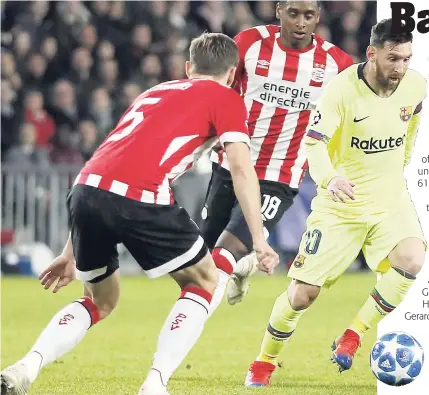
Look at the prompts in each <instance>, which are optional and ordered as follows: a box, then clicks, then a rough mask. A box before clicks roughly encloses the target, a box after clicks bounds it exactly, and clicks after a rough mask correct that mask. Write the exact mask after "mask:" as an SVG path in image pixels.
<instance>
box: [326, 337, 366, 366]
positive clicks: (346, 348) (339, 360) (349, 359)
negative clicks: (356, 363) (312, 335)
mask: <svg viewBox="0 0 429 395" xmlns="http://www.w3.org/2000/svg"><path fill="white" fill-rule="evenodd" d="M359 346H360V336H359V335H358V334H357V333H356V332H355V331H352V330H351V329H347V330H346V331H345V332H344V333H343V335H342V336H341V337H340V338H339V339H338V340H336V341H334V343H333V344H332V350H333V351H334V353H333V354H332V357H331V361H332V362H334V363H336V364H337V365H338V366H339V367H340V373H341V372H343V371H344V370H349V369H350V368H351V367H352V363H353V357H354V356H355V354H356V351H357V349H358V348H359Z"/></svg>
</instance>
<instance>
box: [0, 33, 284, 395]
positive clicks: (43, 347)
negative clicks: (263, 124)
mask: <svg viewBox="0 0 429 395" xmlns="http://www.w3.org/2000/svg"><path fill="white" fill-rule="evenodd" d="M237 63H238V48H237V46H236V44H235V43H234V41H233V40H232V39H230V38H229V37H227V36H225V35H223V34H203V35H202V36H200V37H199V38H196V39H195V40H193V41H192V43H191V47H190V63H189V62H187V64H186V70H187V74H188V76H189V78H190V79H189V80H182V81H171V82H166V83H163V84H161V85H158V86H155V87H154V88H152V89H150V90H148V91H146V92H144V93H143V94H142V95H140V96H139V97H138V98H137V99H136V100H135V102H134V103H133V104H132V106H131V107H130V108H129V109H128V110H127V112H126V113H125V114H124V116H123V117H122V118H121V120H120V121H119V123H118V125H117V126H116V128H115V129H114V130H113V131H112V132H111V133H110V134H109V135H108V136H107V138H106V140H105V141H104V142H103V143H102V144H101V146H100V147H99V148H98V149H97V151H96V152H95V153H94V156H93V157H92V159H91V160H90V161H89V162H88V163H87V164H86V165H85V167H84V168H83V169H82V171H81V172H80V174H79V176H78V177H77V179H76V182H75V185H74V187H73V188H72V190H71V191H70V193H69V196H68V199H67V207H68V211H69V214H70V223H71V238H70V239H69V240H68V242H67V244H66V246H65V248H64V251H63V253H62V254H61V255H60V256H59V257H58V258H56V259H55V261H54V262H53V264H52V265H51V266H49V267H48V268H47V269H46V270H45V271H44V272H43V273H42V274H41V276H40V278H41V280H42V284H43V285H44V287H45V289H49V288H50V287H51V286H54V288H53V291H54V292H57V291H58V290H59V289H61V287H63V286H66V285H67V284H68V283H69V282H70V281H72V280H73V279H74V276H75V272H76V273H77V277H78V278H80V279H81V280H82V281H83V282H84V294H83V296H82V297H81V298H80V299H77V300H76V301H74V302H72V303H71V304H69V305H68V306H66V307H64V308H63V309H62V310H61V311H59V312H58V313H57V314H56V315H55V316H54V318H53V319H52V320H51V322H50V323H49V324H48V326H47V327H46V328H45V329H44V330H43V332H42V334H41V335H40V337H39V338H38V339H37V341H36V343H35V344H34V345H33V347H32V348H31V350H30V352H29V353H28V354H27V355H26V356H25V357H24V358H23V359H21V360H20V361H18V362H17V363H15V364H14V365H12V366H10V367H8V368H6V369H5V370H4V371H3V372H2V373H1V381H2V394H13V395H23V394H27V391H28V389H29V387H30V384H31V383H32V382H33V381H34V380H35V379H36V378H37V376H38V374H39V372H40V370H41V368H43V367H45V366H46V365H48V364H49V363H51V362H53V361H55V360H56V359H58V358H59V357H61V356H62V355H64V354H65V353H67V352H69V351H70V350H72V349H73V348H74V347H75V346H76V345H77V344H78V343H79V342H80V341H81V340H82V339H83V337H84V336H85V334H86V332H87V331H88V329H89V328H91V327H92V326H94V325H95V324H97V322H99V321H100V320H103V319H105V318H106V317H108V316H109V315H110V314H111V313H112V311H113V309H114V308H115V306H116V304H117V302H118V299H119V270H118V268H119V262H118V253H117V250H116V245H117V244H118V243H123V244H124V245H125V246H126V247H127V249H128V250H129V251H130V253H131V254H132V255H133V256H134V258H135V259H136V261H137V262H138V263H139V264H140V266H141V267H142V268H143V270H145V272H146V274H147V275H148V276H149V277H151V278H154V277H159V276H161V275H164V274H167V273H169V274H170V276H171V277H173V278H174V279H175V280H176V282H177V283H178V284H179V286H180V288H181V294H180V297H179V299H178V301H177V302H176V304H175V305H174V306H173V309H172V310H171V312H170V314H169V315H168V317H167V320H166V322H165V324H164V326H163V328H162V330H161V333H160V335H159V340H158V347H157V351H156V354H155V357H154V359H153V365H152V369H151V370H150V371H149V373H148V375H147V378H146V380H145V382H144V383H143V385H142V387H141V388H140V391H139V395H167V394H168V392H167V389H166V386H167V383H168V381H169V379H170V377H171V375H172V374H173V372H174V371H175V370H176V369H177V367H178V366H179V365H180V363H181V362H182V361H183V359H184V358H185V356H186V355H187V354H188V352H189V350H190V349H191V348H192V347H193V346H194V344H195V343H196V341H197V340H198V338H199V337H200V335H201V333H202V331H203V328H204V324H205V322H206V320H207V317H208V312H209V310H210V309H211V305H210V302H211V298H212V294H213V292H214V289H215V287H216V285H217V279H218V276H217V271H216V266H215V264H214V262H213V259H212V257H211V255H210V254H209V252H208V248H207V247H206V245H205V243H204V240H203V239H202V238H201V236H200V231H199V229H198V228H197V226H196V225H195V223H194V222H193V221H192V220H191V219H190V218H189V216H188V214H187V213H186V211H185V210H184V209H183V208H181V207H179V206H178V205H177V204H176V203H175V202H174V199H173V196H172V192H171V189H170V186H169V184H170V182H171V181H172V180H174V179H175V178H177V177H178V176H179V175H181V174H183V172H184V171H186V170H187V169H189V168H190V167H191V165H192V164H193V163H195V161H196V160H197V159H198V158H199V157H200V156H201V155H202V153H203V152H205V151H207V150H208V149H210V148H211V147H212V146H213V145H214V144H216V143H217V142H218V141H220V143H221V144H222V146H223V147H224V149H225V152H226V155H227V156H228V159H229V162H230V164H231V174H232V178H233V182H234V188H235V194H236V196H237V198H238V200H239V202H240V205H241V207H242V209H243V213H244V216H245V218H246V221H247V223H248V226H249V229H250V231H251V233H252V238H253V247H254V249H255V251H256V254H257V257H258V260H259V263H260V268H261V269H262V270H264V271H266V272H268V273H272V271H273V270H274V267H275V266H276V265H277V264H278V256H277V254H276V253H275V252H274V251H273V250H272V249H271V248H270V247H269V245H268V244H267V242H266V241H265V237H264V233H263V227H262V220H261V214H260V210H261V201H260V190H259V184H258V179H257V177H256V173H255V170H254V168H253V164H252V162H251V159H250V153H249V146H248V145H249V132H248V130H247V126H246V119H247V112H246V108H245V106H244V103H243V100H242V99H241V98H240V96H239V95H238V94H237V92H235V91H234V90H233V89H230V88H229V85H230V84H231V83H232V81H233V79H234V74H235V69H236V66H237ZM55 282H57V283H56V284H55V285H54V283H55ZM142 352H143V350H142Z"/></svg>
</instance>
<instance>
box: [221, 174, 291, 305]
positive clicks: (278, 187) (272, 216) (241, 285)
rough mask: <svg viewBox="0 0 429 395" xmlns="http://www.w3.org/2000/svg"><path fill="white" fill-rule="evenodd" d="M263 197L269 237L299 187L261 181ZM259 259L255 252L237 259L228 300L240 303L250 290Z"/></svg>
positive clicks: (263, 211)
mask: <svg viewBox="0 0 429 395" xmlns="http://www.w3.org/2000/svg"><path fill="white" fill-rule="evenodd" d="M260 186H261V195H262V196H261V198H262V208H261V212H262V216H263V218H264V225H265V230H266V232H267V237H268V236H269V234H270V233H271V232H272V231H273V230H274V229H275V227H276V225H277V223H278V222H279V221H280V219H281V218H282V217H283V214H284V213H285V212H286V211H287V210H288V209H289V207H290V206H292V204H293V199H294V197H295V196H296V195H297V193H298V189H293V188H290V187H289V186H288V185H285V184H281V183H277V182H272V181H264V180H262V181H260ZM257 263H258V261H257V259H256V254H255V253H254V252H252V253H250V254H247V255H245V256H244V257H243V258H241V259H239V260H238V261H237V264H236V266H235V268H234V272H233V274H232V275H231V278H230V280H229V281H228V284H227V290H226V295H227V301H228V303H229V304H231V305H234V304H237V303H240V302H241V301H242V300H243V298H244V297H245V296H246V295H247V293H248V290H249V280H250V276H252V275H253V274H254V273H256V272H257V267H256V265H257Z"/></svg>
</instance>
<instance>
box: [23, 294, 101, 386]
mask: <svg viewBox="0 0 429 395" xmlns="http://www.w3.org/2000/svg"><path fill="white" fill-rule="evenodd" d="M99 320H100V312H99V310H98V308H97V306H96V305H95V304H94V302H93V301H92V300H91V299H89V298H87V297H83V298H81V299H78V300H76V301H74V302H72V303H70V304H69V305H67V306H66V307H64V308H63V309H62V310H61V311H59V312H58V313H57V314H56V315H55V316H54V317H53V318H52V320H51V321H50V322H49V324H48V326H47V327H46V328H45V329H44V330H43V332H42V333H41V334H40V336H39V338H38V339H37V340H36V343H35V344H34V345H33V347H32V348H31V350H30V352H29V353H28V354H27V355H26V356H25V357H24V358H23V359H21V361H20V363H22V364H24V365H25V366H26V368H27V372H28V374H29V378H30V381H31V382H33V381H34V380H35V379H36V378H37V375H38V373H39V371H40V369H41V368H43V367H44V366H46V365H48V364H49V363H51V362H53V361H55V360H56V359H58V358H60V357H61V356H63V355H64V354H66V353H67V352H69V351H71V350H72V349H73V348H74V347H75V346H76V345H77V344H78V343H79V342H80V341H81V340H82V339H83V337H84V336H85V334H86V332H87V330H88V329H89V328H90V327H91V326H92V325H95V324H96V323H97V322H98V321H99Z"/></svg>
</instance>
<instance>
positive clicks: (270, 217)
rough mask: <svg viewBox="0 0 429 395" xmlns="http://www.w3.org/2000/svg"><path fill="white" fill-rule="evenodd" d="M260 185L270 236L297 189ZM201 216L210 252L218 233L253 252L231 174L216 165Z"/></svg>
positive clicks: (266, 184) (272, 184) (268, 184)
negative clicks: (231, 236) (226, 234)
mask: <svg viewBox="0 0 429 395" xmlns="http://www.w3.org/2000/svg"><path fill="white" fill-rule="evenodd" d="M259 184H260V188H261V195H262V196H261V199H262V201H261V204H262V210H261V212H262V218H263V221H264V227H265V229H266V232H267V233H268V234H269V233H271V232H272V231H273V230H274V228H275V226H276V225H277V223H278V222H279V221H280V219H281V217H282V216H283V214H284V213H285V212H286V210H287V209H288V208H289V207H290V206H292V203H293V199H294V197H295V196H296V195H297V193H298V189H294V188H291V187H290V186H289V185H286V184H282V183H280V182H275V181H265V180H260V181H259ZM201 216H202V219H203V222H202V225H201V228H202V233H203V237H204V240H205V242H206V243H207V245H208V247H209V248H210V249H213V248H214V246H215V245H216V242H217V240H218V238H219V236H220V235H221V233H222V232H223V231H224V230H227V231H228V232H230V233H232V234H233V235H234V236H236V237H237V238H238V239H239V240H240V241H241V242H242V243H243V244H244V245H245V246H246V248H247V249H248V251H249V252H250V251H252V249H253V241H252V235H251V234H250V231H249V228H248V226H247V223H246V220H245V219H244V214H243V212H242V211H241V208H240V205H239V204H238V201H237V199H236V197H235V193H234V187H233V184H232V178H231V173H230V172H229V171H228V170H226V169H224V168H223V167H221V166H219V165H218V164H215V163H214V164H213V174H212V178H211V180H210V184H209V187H208V190H207V196H206V202H205V205H204V208H203V210H202V213H201ZM268 234H267V236H268Z"/></svg>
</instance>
